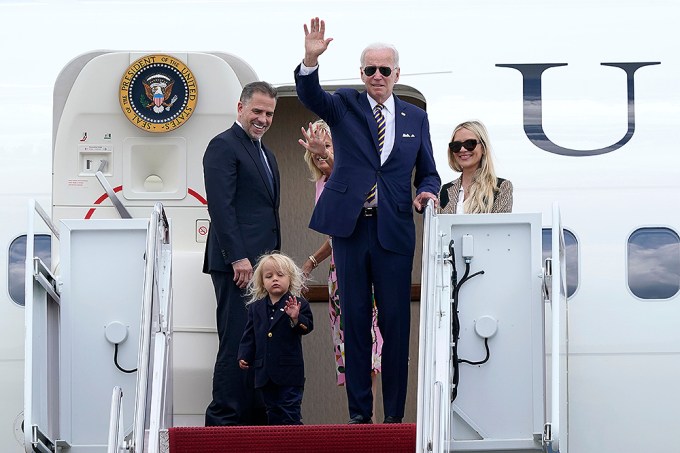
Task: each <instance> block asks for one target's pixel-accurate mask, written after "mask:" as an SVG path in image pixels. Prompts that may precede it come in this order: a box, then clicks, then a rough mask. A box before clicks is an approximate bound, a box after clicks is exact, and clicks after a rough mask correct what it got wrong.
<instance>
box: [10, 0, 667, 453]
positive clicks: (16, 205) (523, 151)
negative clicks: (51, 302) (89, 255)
mask: <svg viewBox="0 0 680 453" xmlns="http://www.w3.org/2000/svg"><path fill="white" fill-rule="evenodd" d="M313 16H319V17H321V18H323V19H325V20H326V25H327V28H326V30H327V36H329V37H333V38H334V40H333V42H331V44H330V46H329V49H328V51H327V52H326V53H325V54H324V55H322V56H321V58H320V68H319V71H320V77H321V80H322V83H323V84H324V85H329V86H331V85H332V86H337V85H360V84H361V81H360V79H359V54H360V52H361V50H362V49H363V47H365V46H366V45H367V44H369V43H371V42H376V41H383V42H389V43H393V44H394V45H395V46H396V47H397V48H398V49H399V51H400V67H401V78H400V80H399V83H400V84H401V85H404V86H406V87H410V88H412V89H414V90H417V92H419V93H420V94H419V95H418V96H416V97H419V96H421V97H422V99H423V100H424V101H425V103H426V105H427V111H428V114H429V119H430V127H431V138H432V144H433V148H434V151H435V156H436V160H437V166H438V170H439V172H440V175H441V177H442V182H448V181H451V180H452V179H454V178H455V177H457V176H456V174H455V173H454V172H453V171H452V170H451V169H450V168H449V167H448V164H447V159H446V149H447V144H448V142H449V141H450V139H451V132H452V130H453V128H454V126H455V125H456V124H458V123H460V122H462V121H465V120H468V119H479V120H482V121H483V122H484V123H485V124H486V125H487V127H488V129H489V132H490V136H491V140H492V144H493V149H494V157H495V164H496V169H497V173H498V175H499V176H501V177H503V178H507V179H510V180H511V181H512V182H513V184H514V188H515V191H514V209H513V211H514V212H518V213H541V214H542V216H543V222H544V224H545V225H548V224H549V223H550V219H551V208H552V203H553V202H555V201H556V202H558V203H559V206H560V209H561V213H562V220H563V223H564V227H565V228H566V229H567V230H568V231H569V232H571V233H572V237H573V239H575V244H572V246H571V248H570V251H569V252H568V253H571V256H572V257H573V258H574V261H573V262H572V264H571V265H570V266H569V267H568V271H571V273H570V274H569V283H570V288H571V289H572V291H571V292H570V297H569V300H568V306H569V326H568V328H569V332H568V335H569V377H568V388H569V427H568V429H569V451H570V452H572V453H573V452H576V453H589V452H617V453H619V452H623V453H637V452H642V451H674V449H675V448H677V447H676V443H673V442H672V437H671V436H672V433H674V432H675V428H676V427H677V425H678V420H679V419H680V417H679V416H678V413H677V408H678V407H680V390H678V387H677V382H678V381H680V329H679V328H678V324H679V321H680V295H679V294H678V292H679V291H680V233H679V232H680V213H678V210H677V209H675V208H674V207H675V205H676V201H677V199H678V194H679V193H680V183H678V171H679V170H678V163H680V160H679V159H678V154H677V147H678V143H680V90H679V89H678V87H679V86H680V57H679V56H678V52H677V49H676V43H677V42H679V41H680V39H679V38H680V36H679V32H678V27H677V24H676V22H677V19H678V18H679V17H680V4H679V3H677V2H672V1H663V0H654V1H650V2H633V1H629V0H626V1H621V2H610V1H606V0H598V1H594V2H586V1H581V0H577V1H569V2H567V1H563V0H562V1H557V0H554V1H535V0H523V1H519V2H513V3H511V4H508V3H507V2H501V1H487V0H480V1H476V2H461V1H455V0H454V1H441V2H440V1H432V0H429V1H428V0H425V1H420V2H412V1H409V2H407V1H371V2H364V1H327V2H308V1H303V0H300V1H290V2H285V1H282V2H278V1H201V2H190V1H154V0H148V1H94V0H93V1H87V0H81V1H76V0H62V1H54V2H46V1H37V0H36V1H6V0H5V1H0V18H2V19H0V55H2V56H3V60H4V64H3V65H2V67H3V70H2V71H0V213H1V214H0V218H1V219H2V221H1V222H0V276H2V278H0V288H2V289H1V290H0V331H2V332H3V335H2V338H3V341H2V345H1V346H0V401H2V405H1V407H2V409H1V410H0V450H1V451H7V452H18V451H23V447H22V445H21V444H22V442H23V440H22V439H23V434H21V422H22V407H23V373H24V308H23V307H22V306H21V305H20V304H18V303H17V302H16V301H15V300H14V299H13V298H12V297H11V295H10V291H12V289H11V287H10V286H11V285H12V284H13V285H16V284H19V285H21V284H22V283H21V282H19V283H16V281H17V279H18V278H20V277H18V276H16V275H14V274H13V271H14V267H10V265H9V263H10V262H12V260H13V259H14V260H16V259H18V258H16V257H15V258H12V256H10V247H11V245H12V244H13V243H14V241H15V240H16V239H17V238H20V237H21V236H22V235H24V234H25V233H26V224H27V221H26V218H27V216H28V214H27V201H28V200H29V199H37V200H38V201H39V202H40V203H41V204H42V205H43V206H45V207H48V208H49V207H51V206H52V196H53V182H52V171H53V166H54V168H56V167H57V166H58V165H59V162H52V149H53V145H54V143H53V140H54V137H53V109H52V107H53V104H52V98H53V89H54V85H55V82H56V81H57V79H58V77H59V74H60V71H61V70H62V68H64V67H66V66H67V65H68V64H69V62H70V61H71V60H72V59H74V58H77V57H78V56H79V55H83V54H86V53H88V52H92V51H98V50H100V49H110V50H106V51H105V52H109V51H128V52H136V53H138V54H139V55H143V54H145V53H155V54H161V53H171V54H177V55H181V54H184V53H187V52H224V53H228V54H231V55H234V56H237V57H238V58H240V59H241V60H243V61H244V62H246V63H247V65H249V66H250V68H251V70H252V71H254V73H255V74H256V75H257V78H259V79H261V80H266V81H268V82H270V83H272V84H274V85H276V86H279V87H284V90H285V87H290V86H292V85H293V83H294V82H293V68H294V67H295V66H296V65H297V64H298V63H299V62H300V61H301V59H302V56H303V36H304V34H303V24H305V23H309V19H310V18H311V17H313ZM121 76H122V74H121ZM121 76H116V77H118V78H120V77H121ZM115 90H116V87H111V86H101V87H99V89H94V90H93V91H92V93H91V96H92V97H95V98H97V97H107V96H116V93H115ZM199 90H200V80H199ZM199 93H200V96H205V97H206V98H208V97H210V93H209V92H201V91H199ZM226 101H227V102H229V105H228V106H227V107H226V108H225V110H226V111H232V110H234V111H235V107H236V103H235V101H234V99H229V100H226ZM199 108H200V101H199ZM277 114H279V115H280V114H281V112H280V111H278V110H277ZM121 118H122V121H127V120H126V119H125V118H123V117H122V115H121ZM277 120H278V121H283V119H282V118H281V119H279V117H278V116H277V117H275V124H276V123H277ZM230 124H231V121H229V123H225V124H224V127H223V128H224V129H226V128H227V127H229V126H230ZM286 124H287V123H286ZM301 125H303V124H298V125H297V127H298V129H297V130H291V131H288V133H289V134H291V135H296V134H298V133H299V126H301ZM291 127H292V125H291ZM272 132H273V131H272ZM270 134H271V132H270ZM210 138H211V137H205V140H206V143H207V140H209V139H210ZM268 139H269V140H271V141H272V142H267V143H269V144H270V146H271V145H272V143H276V142H275V141H274V140H276V137H272V136H271V135H267V136H265V141H267V140H268ZM288 146H289V148H288V149H290V151H289V152H291V153H299V155H297V156H295V158H296V159H299V157H300V156H301V154H302V151H301V150H300V149H298V148H299V147H297V146H296V145H295V143H294V142H291V143H290V144H288ZM273 147H274V148H275V149H276V145H274V146H273ZM287 152H288V151H287ZM278 156H279V159H281V152H279V153H278ZM307 177H308V176H307V174H306V172H305V169H304V167H303V165H302V164H300V172H299V178H300V179H301V180H304V179H306V178H307ZM200 189H202V187H201V188H200ZM199 192H200V190H199ZM310 193H311V192H310ZM55 195H56V194H55ZM284 195H285V194H284ZM294 196H296V195H289V197H294ZM123 201H125V200H123ZM133 205H134V203H133ZM109 206H110V205H109ZM197 206H199V208H200V205H197ZM89 207H91V206H87V203H85V202H83V205H82V206H78V208H79V209H81V210H83V211H86V210H87V209H88V208H89ZM74 209H76V208H74ZM201 209H202V208H201ZM310 209H311V207H310ZM76 210H77V209H76ZM132 212H133V215H135V216H136V215H139V216H143V215H146V212H145V211H142V210H141V209H138V210H136V211H135V210H134V209H133V210H132ZM107 215H108V214H107ZM204 215H205V216H206V217H205V218H207V212H206V213H205V214H204ZM291 215H293V213H288V214H286V213H283V212H282V217H285V216H291ZM45 231H46V230H45ZM196 247H199V246H196ZM288 247H289V249H290V250H291V253H293V254H294V255H295V254H297V255H299V256H301V257H302V256H306V253H308V251H307V248H305V249H300V250H296V249H295V246H294V245H292V244H291V245H289V246H288ZM21 259H23V258H21ZM201 259H202V256H201V255H200V253H199V254H196V253H195V254H194V255H193V257H192V258H191V259H189V260H188V261H186V262H185V263H184V264H183V265H182V264H179V265H178V266H179V269H181V271H182V272H185V275H186V279H187V280H188V281H189V280H190V279H195V280H197V281H200V285H201V286H200V290H197V293H196V294H189V293H187V292H184V293H182V291H183V290H178V291H176V293H175V304H176V305H178V304H179V305H181V302H178V298H180V299H181V297H183V296H184V297H202V298H204V299H205V300H204V301H203V302H201V304H200V309H201V310H202V311H200V312H198V313H195V314H194V315H195V316H196V318H197V319H199V320H201V322H203V323H204V324H202V325H208V323H209V322H210V321H211V320H212V322H213V323H214V312H213V311H212V309H213V305H212V304H213V301H214V295H213V294H212V292H211V291H212V288H211V286H210V282H209V279H208V278H207V277H206V276H203V275H202V274H200V260H201ZM574 263H575V265H574ZM182 266H183V267H182ZM177 269H178V268H177V267H176V268H175V272H177ZM175 278H176V279H178V278H180V277H178V276H177V275H175ZM11 282H13V283H11ZM184 291H186V290H184ZM175 323H176V324H180V325H181V324H182V321H181V319H180V318H178V317H177V316H176V318H175ZM199 324H200V323H199ZM201 328H203V327H201ZM199 330H200V329H199ZM205 331H206V332H207V333H211V332H212V331H210V329H209V328H207V327H205ZM194 333H195V332H194ZM411 335H412V337H413V336H415V335H417V329H413V330H412V334H411ZM201 341H206V343H208V344H210V342H212V341H214V340H213V339H212V338H211V337H210V338H208V339H207V340H201ZM186 347H187V348H192V347H195V346H191V345H187V346H186ZM201 360H203V361H204V362H206V363H205V364H203V365H205V366H203V365H202V368H201V371H202V373H203V374H202V375H201V377H199V378H197V379H198V380H197V382H200V383H203V384H205V383H206V379H209V378H210V372H211V369H210V367H211V366H212V362H211V361H212V360H214V349H210V347H208V348H207V350H206V352H205V354H204V355H201ZM176 365H177V364H176ZM199 368H200V367H199ZM206 370H207V371H206ZM508 372H509V373H510V372H511V371H510V370H509V371H508ZM206 373H207V374H206ZM201 379H202V380H201ZM204 387H205V388H200V389H198V390H196V392H197V394H198V395H199V398H198V401H192V402H187V403H186V407H189V406H190V407H191V408H193V409H191V410H193V412H191V410H188V411H187V412H185V413H182V414H180V415H179V416H178V417H176V423H179V424H182V423H185V424H199V423H200V420H201V417H202V416H201V413H200V411H199V410H198V409H196V408H201V407H203V408H204V407H205V404H207V402H208V401H207V399H208V398H209V395H210V394H209V392H210V388H209V380H208V381H207V384H206V386H204ZM412 393H413V392H412ZM194 396H195V395H193V394H192V395H191V398H193V397H194ZM175 400H176V403H178V404H179V405H180V406H181V405H182V404H184V402H183V400H182V395H176V396H175ZM204 400H205V401H204ZM204 403H205V404H204Z"/></svg>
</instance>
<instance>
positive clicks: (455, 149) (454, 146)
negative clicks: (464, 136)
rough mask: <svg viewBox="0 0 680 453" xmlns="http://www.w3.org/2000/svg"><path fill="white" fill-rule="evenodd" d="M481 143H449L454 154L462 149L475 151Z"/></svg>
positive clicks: (471, 141)
mask: <svg viewBox="0 0 680 453" xmlns="http://www.w3.org/2000/svg"><path fill="white" fill-rule="evenodd" d="M481 143H482V142H481V141H479V140H474V139H470V140H465V141H464V142H451V143H449V149H450V150H451V152H452V153H459V152H460V150H461V148H465V149H467V150H468V151H473V150H474V149H475V148H476V147H477V145H478V144H481Z"/></svg>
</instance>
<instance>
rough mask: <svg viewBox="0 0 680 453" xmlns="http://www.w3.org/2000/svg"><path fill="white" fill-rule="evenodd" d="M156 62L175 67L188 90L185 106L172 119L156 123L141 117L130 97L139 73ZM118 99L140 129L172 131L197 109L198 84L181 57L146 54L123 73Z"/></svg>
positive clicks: (130, 118) (131, 120)
mask: <svg viewBox="0 0 680 453" xmlns="http://www.w3.org/2000/svg"><path fill="white" fill-rule="evenodd" d="M156 64H162V65H166V66H169V67H171V68H173V69H175V70H176V71H177V72H178V73H179V75H180V77H181V78H182V79H183V82H184V86H185V87H186V90H187V93H186V99H185V100H186V105H185V106H184V108H183V109H181V110H180V111H179V113H178V114H177V115H175V116H174V117H173V118H172V119H170V120H168V121H166V122H164V123H154V122H150V121H147V120H146V119H144V118H142V117H140V116H139V115H138V114H137V112H135V109H134V108H133V106H132V103H131V102H130V99H129V90H130V87H131V85H132V83H133V80H134V79H135V78H136V76H137V74H139V73H140V72H141V71H142V70H144V69H146V68H147V67H149V66H151V65H156ZM118 100H119V101H120V107H121V109H122V110H123V114H124V115H125V117H126V118H127V119H128V120H129V121H130V122H131V123H132V124H134V125H135V126H136V127H138V128H139V129H142V130H143V131H147V132H156V133H162V132H170V131H173V130H175V129H177V128H178V127H180V126H181V125H183V124H184V123H186V122H187V120H188V119H189V117H191V115H192V114H193V113H194V110H196V101H197V100H198V86H197V85H196V78H195V77H194V73H193V72H191V70H190V69H189V67H188V66H187V65H186V64H184V62H182V61H181V60H180V59H179V58H177V57H173V56H172V55H166V54H152V55H145V56H143V57H141V58H138V59H137V60H135V61H134V62H133V63H132V64H131V65H130V66H128V68H127V69H126V70H125V73H124V74H123V77H122V79H121V81H120V88H119V90H118Z"/></svg>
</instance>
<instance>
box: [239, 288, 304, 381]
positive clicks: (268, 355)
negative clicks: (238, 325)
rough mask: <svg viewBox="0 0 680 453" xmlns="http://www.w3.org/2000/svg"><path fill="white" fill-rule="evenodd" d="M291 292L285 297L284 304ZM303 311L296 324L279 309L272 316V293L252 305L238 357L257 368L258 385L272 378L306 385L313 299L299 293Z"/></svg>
mask: <svg viewBox="0 0 680 453" xmlns="http://www.w3.org/2000/svg"><path fill="white" fill-rule="evenodd" d="M289 296H290V294H289V293H288V294H286V295H284V296H283V297H282V298H281V301H280V305H281V306H284V305H285V301H286V300H288V297H289ZM297 299H298V301H300V314H299V316H298V323H297V325H296V326H295V327H291V325H290V317H289V316H288V315H287V314H286V313H285V312H284V311H283V310H279V309H277V310H276V311H275V312H274V319H273V320H271V321H270V320H269V304H270V302H269V296H267V297H265V298H264V299H260V300H258V301H255V302H253V303H252V304H250V305H248V321H247V323H246V328H245V330H244V332H243V337H242V338H241V345H240V346H239V348H238V358H239V360H241V359H243V360H245V361H246V362H248V364H249V365H250V366H251V367H253V368H254V369H255V388H260V387H263V386H264V385H266V384H267V382H268V381H269V379H271V380H272V382H274V383H275V384H277V385H286V386H303V385H304V384H305V363H304V359H303V357H302V335H306V334H308V333H309V332H311V331H312V330H313V329H314V323H313V319H312V310H311V308H310V307H309V302H307V301H306V300H305V299H304V298H302V297H298V298H297Z"/></svg>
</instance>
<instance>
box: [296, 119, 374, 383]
mask: <svg viewBox="0 0 680 453" xmlns="http://www.w3.org/2000/svg"><path fill="white" fill-rule="evenodd" d="M302 135H303V137H304V140H303V139H300V140H299V143H300V144H301V145H302V146H303V147H304V148H305V150H306V151H305V156H304V159H305V162H306V163H307V166H308V167H309V172H310V174H311V176H312V178H311V180H312V182H314V184H315V185H316V200H318V199H319V196H320V195H321V192H323V189H324V185H325V184H326V181H328V178H329V177H330V175H331V172H332V171H333V162H334V160H333V141H332V137H331V130H330V128H329V127H328V125H327V124H326V122H325V121H323V120H318V121H316V122H315V123H313V124H310V125H309V129H308V130H306V129H305V128H302ZM313 148H317V150H319V151H320V150H322V149H325V154H322V153H319V154H321V156H319V155H315V154H314V153H312V152H311V151H310V149H313ZM329 256H330V258H331V264H330V270H329V272H328V296H329V297H328V299H329V306H328V309H329V315H330V321H331V333H332V335H333V348H334V350H335V364H336V368H335V371H336V377H337V384H338V385H344V384H345V344H344V334H343V323H342V317H341V316H340V297H341V296H340V294H339V293H338V277H337V274H336V272H335V260H334V259H333V252H332V248H331V239H330V238H328V239H326V240H325V241H324V242H323V244H321V246H320V247H319V248H318V249H317V250H316V252H314V253H312V254H311V255H309V258H308V259H307V261H305V262H304V264H303V265H302V271H303V272H304V273H305V275H309V273H310V272H311V271H312V270H313V269H314V268H315V267H317V266H318V265H319V264H320V263H321V262H323V261H324V260H325V259H326V258H328V257H329ZM377 313H378V311H377V308H376V306H375V301H373V327H372V329H371V333H372V335H371V336H372V339H373V345H372V350H373V354H372V361H371V363H372V369H371V376H372V379H373V385H374V387H375V375H376V374H377V373H380V369H381V352H382V344H383V340H382V336H381V335H380V329H378V318H377ZM374 392H375V388H374Z"/></svg>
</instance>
